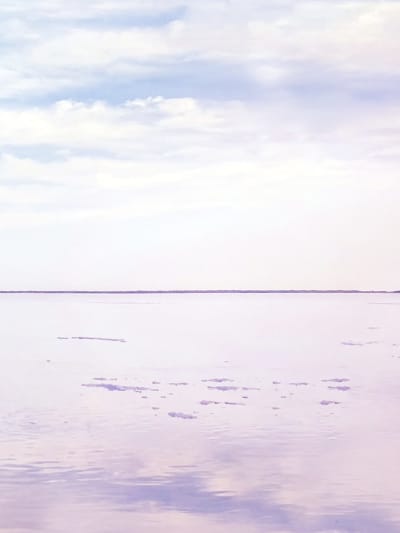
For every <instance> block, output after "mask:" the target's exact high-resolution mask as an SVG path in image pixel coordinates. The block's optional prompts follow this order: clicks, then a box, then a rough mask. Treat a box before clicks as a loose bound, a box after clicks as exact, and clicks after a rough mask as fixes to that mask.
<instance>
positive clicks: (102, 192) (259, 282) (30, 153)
mask: <svg viewBox="0 0 400 533" xmlns="http://www.w3.org/2000/svg"><path fill="white" fill-rule="evenodd" d="M0 24H1V31H0V243H1V261H0V290H10V289H11V290H22V289H31V290H58V289H59V290H73V289H79V290H91V289H93V290H113V289H115V290H134V289H190V288H193V289H194V288H196V289H218V288H222V289H294V288H297V289H300V288H302V289H354V288H356V289H388V290H391V289H400V279H399V272H400V239H399V236H398V230H399V229H400V209H399V203H400V202H399V201H400V180H399V178H400V171H399V169H400V166H399V163H400V92H399V90H398V87H399V86H400V37H399V36H398V28H399V27H400V2H399V1H398V0H380V1H379V0H373V1H370V0H334V1H332V0H307V1H305V0H279V1H278V0H247V1H246V2H244V1H243V0H201V1H200V0H181V1H179V0H86V1H85V2H82V1H81V0H2V2H1V3H0Z"/></svg>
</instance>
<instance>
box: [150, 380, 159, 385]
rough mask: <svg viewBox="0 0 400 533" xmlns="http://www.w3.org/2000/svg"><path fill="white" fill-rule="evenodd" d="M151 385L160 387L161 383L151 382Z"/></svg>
mask: <svg viewBox="0 0 400 533" xmlns="http://www.w3.org/2000/svg"><path fill="white" fill-rule="evenodd" d="M151 384H152V385H161V382H160V381H152V382H151Z"/></svg>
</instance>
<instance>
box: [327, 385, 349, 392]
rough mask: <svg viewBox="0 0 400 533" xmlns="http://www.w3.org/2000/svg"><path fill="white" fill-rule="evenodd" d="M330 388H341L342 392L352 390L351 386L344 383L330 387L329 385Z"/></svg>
mask: <svg viewBox="0 0 400 533" xmlns="http://www.w3.org/2000/svg"><path fill="white" fill-rule="evenodd" d="M328 389H332V390H340V391H342V392H346V391H348V390H351V387H346V386H344V385H338V386H337V387H332V386H330V387H328Z"/></svg>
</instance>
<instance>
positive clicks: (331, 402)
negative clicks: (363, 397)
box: [319, 400, 340, 405]
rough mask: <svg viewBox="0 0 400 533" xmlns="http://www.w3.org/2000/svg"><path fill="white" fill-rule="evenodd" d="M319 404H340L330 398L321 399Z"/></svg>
mask: <svg viewBox="0 0 400 533" xmlns="http://www.w3.org/2000/svg"><path fill="white" fill-rule="evenodd" d="M319 403H320V404H321V405H340V402H333V401H332V400H322V401H321V402H319Z"/></svg>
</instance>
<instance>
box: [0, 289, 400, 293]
mask: <svg viewBox="0 0 400 533" xmlns="http://www.w3.org/2000/svg"><path fill="white" fill-rule="evenodd" d="M0 294H400V290H398V291H383V290H340V289H339V290H307V289H293V290H256V289H255V290H246V289H226V290H225V289H216V290H195V289H193V290H134V291H96V290H92V291H79V290H75V291H38V290H35V291H30V290H14V291H11V290H8V291H4V290H3V291H0Z"/></svg>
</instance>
